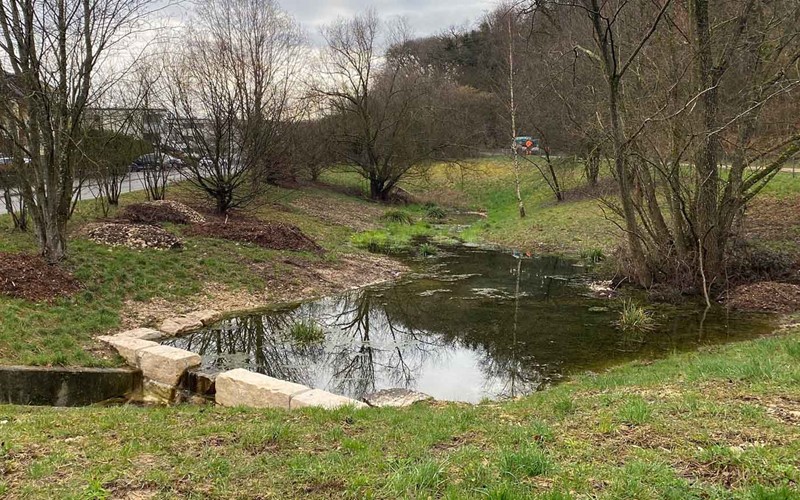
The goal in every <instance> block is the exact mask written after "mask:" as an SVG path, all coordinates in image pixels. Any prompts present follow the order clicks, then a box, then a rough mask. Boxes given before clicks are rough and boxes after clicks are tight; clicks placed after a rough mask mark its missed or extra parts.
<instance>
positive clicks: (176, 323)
mask: <svg viewBox="0 0 800 500" xmlns="http://www.w3.org/2000/svg"><path fill="white" fill-rule="evenodd" d="M200 328H203V322H202V321H200V320H199V319H197V318H195V317H192V316H176V317H174V318H169V319H165V320H164V322H163V323H161V326H160V327H159V328H158V329H159V330H161V331H162V332H164V333H166V334H167V335H183V334H184V333H189V332H193V331H195V330H199V329H200Z"/></svg>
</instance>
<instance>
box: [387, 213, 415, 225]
mask: <svg viewBox="0 0 800 500" xmlns="http://www.w3.org/2000/svg"><path fill="white" fill-rule="evenodd" d="M381 220H384V221H386V222H390V223H394V224H407V225H409V226H410V225H411V224H413V223H414V219H413V218H412V217H411V215H410V214H409V213H407V212H404V211H403V210H389V211H387V212H386V213H384V214H383V215H381Z"/></svg>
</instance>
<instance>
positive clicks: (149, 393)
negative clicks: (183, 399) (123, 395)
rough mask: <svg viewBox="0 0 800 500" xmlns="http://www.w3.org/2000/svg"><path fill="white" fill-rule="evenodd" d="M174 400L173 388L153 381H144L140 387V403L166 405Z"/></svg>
mask: <svg viewBox="0 0 800 500" xmlns="http://www.w3.org/2000/svg"><path fill="white" fill-rule="evenodd" d="M174 399H175V387H173V386H171V385H167V384H162V383H161V382H157V381H155V380H145V381H144V384H143V386H142V398H141V401H142V403H150V404H157V405H166V404H170V403H172V402H173V400H174Z"/></svg>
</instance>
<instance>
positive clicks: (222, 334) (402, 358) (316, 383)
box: [165, 247, 775, 402]
mask: <svg viewBox="0 0 800 500" xmlns="http://www.w3.org/2000/svg"><path fill="white" fill-rule="evenodd" d="M411 265H412V268H413V269H414V271H415V272H413V273H411V274H410V275H408V276H406V277H405V278H403V279H402V280H400V281H397V282H393V283H387V284H384V285H380V286H374V287H370V288H366V289H360V290H356V291H352V292H348V293H344V294H342V295H338V296H334V297H328V298H324V299H320V300H314V301H310V302H306V303H302V304H298V305H293V306H290V307H285V308H282V309H279V310H272V311H267V312H262V313H259V314H251V315H248V316H242V317H238V318H232V319H228V320H225V321H223V322H221V323H220V324H218V325H215V326H213V327H210V328H206V329H204V330H201V331H199V332H197V333H194V334H191V335H188V336H185V337H180V338H173V339H169V340H167V341H165V343H167V344H170V345H174V346H176V347H180V348H183V349H188V350H191V351H194V352H198V353H200V354H201V355H202V357H203V369H205V370H207V371H212V372H218V371H224V370H228V369H232V368H240V367H244V368H248V369H251V370H253V371H256V372H259V373H263V374H266V375H269V376H272V377H276V378H281V379H285V380H291V381H294V382H298V383H302V384H305V385H308V386H311V387H316V388H320V389H325V390H328V391H331V392H335V393H338V394H343V395H347V396H350V397H353V398H357V399H361V398H362V397H363V396H364V395H366V394H368V393H371V392H374V391H376V390H380V389H386V388H394V387H401V388H408V389H413V390H417V391H421V392H424V393H426V394H429V395H431V396H433V397H435V398H436V399H441V400H453V401H467V402H479V401H481V400H484V399H499V398H505V397H515V396H519V395H524V394H527V393H530V392H532V391H536V390H540V389H542V388H544V387H547V386H549V385H552V384H555V383H557V382H558V381H559V380H561V379H563V378H564V377H565V376H568V375H570V374H574V373H582V372H587V371H592V372H597V371H600V370H603V369H605V368H608V367H610V366H613V365H616V364H620V363H623V362H626V361H631V360H636V359H653V358H658V357H663V356H666V355H668V354H670V353H673V352H677V351H686V350H691V349H697V348H699V347H701V346H704V345H710V344H719V343H725V342H732V341H736V340H743V339H748V338H752V337H756V336H759V335H763V334H766V333H769V332H771V331H772V330H773V329H774V327H775V324H774V319H773V318H772V317H770V316H767V315H754V314H744V313H739V312H733V311H727V310H726V309H724V308H722V307H716V308H712V309H711V310H709V311H708V312H706V313H705V314H704V307H703V306H702V305H701V304H688V305H681V306H659V307H658V308H656V309H655V312H654V314H655V319H656V322H657V326H656V329H655V330H654V331H652V332H649V333H646V334H637V335H630V334H623V333H622V332H620V331H619V330H618V329H617V328H616V327H615V326H614V324H613V323H614V321H615V320H616V319H618V317H619V307H620V301H619V300H614V299H605V298H597V297H595V296H593V295H592V293H591V290H590V288H589V284H590V276H589V273H588V271H587V270H586V268H584V267H582V266H580V265H577V263H576V262H575V261H571V260H566V259H563V258H560V257H555V256H539V257H533V258H517V257H515V256H513V255H511V254H510V253H505V252H501V251H495V250H487V249H480V248H469V247H453V248H448V249H446V250H445V251H442V252H440V253H439V254H438V255H437V256H435V257H431V258H426V259H415V260H413V261H412V262H411Z"/></svg>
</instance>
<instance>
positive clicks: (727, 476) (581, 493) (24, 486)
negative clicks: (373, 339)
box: [0, 330, 800, 499]
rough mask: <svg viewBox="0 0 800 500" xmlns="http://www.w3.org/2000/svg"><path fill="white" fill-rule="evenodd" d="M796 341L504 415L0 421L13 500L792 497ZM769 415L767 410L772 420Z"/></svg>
mask: <svg viewBox="0 0 800 500" xmlns="http://www.w3.org/2000/svg"><path fill="white" fill-rule="evenodd" d="M798 353H800V331H798V330H794V331H790V332H788V333H786V334H785V335H782V336H780V337H771V338H764V339H759V340H753V341H748V342H742V343H737V344H730V345H727V346H722V347H716V348H713V349H708V350H705V351H702V352H694V353H685V354H679V355H674V356H671V357H669V358H667V359H664V360H659V361H655V362H653V363H652V364H650V365H646V366H644V365H641V364H636V363H633V364H628V365H624V366H621V367H618V368H615V369H612V370H610V371H609V372H607V373H604V374H600V375H586V376H581V377H577V378H575V379H574V380H572V381H569V382H566V383H564V384H562V385H559V386H557V387H555V388H553V389H550V390H547V391H544V392H540V393H535V394H533V395H531V396H527V397H524V398H521V399H517V400H513V401H508V402H501V403H498V402H487V403H484V404H480V405H475V406H471V405H460V404H441V403H440V404H435V405H427V404H421V405H416V406H413V407H410V408H406V409H388V408H387V409H374V408H368V409H351V408H344V409H340V410H334V411H325V410H321V409H304V410H299V411H293V412H286V411H282V410H269V409H240V408H220V407H200V406H191V405H178V406H175V407H168V408H164V407H154V408H147V407H136V406H121V407H97V408H92V407H88V408H74V409H69V410H64V409H55V408H26V407H15V406H0V422H3V423H0V429H2V436H3V439H2V441H3V443H4V444H3V445H2V447H0V470H3V471H4V474H3V475H2V476H0V491H3V492H5V494H6V495H8V496H11V497H12V498H15V497H25V498H54V497H55V498H88V497H92V495H99V496H101V497H102V495H108V496H109V497H120V496H124V495H126V494H134V493H138V494H144V495H155V497H157V498H162V497H163V498H167V497H190V498H255V497H259V496H261V497H275V498H299V497H303V498H343V497H344V498H512V499H516V498H602V499H606V498H608V499H618V498H637V499H640V498H641V499H649V498H652V499H661V498H675V499H683V498H712V499H729V498H734V499H752V498H798V497H800V490H798V484H800V427H798V426H797V425H796V423H792V421H791V420H790V418H791V417H790V415H789V414H788V413H785V412H784V413H782V412H781V410H780V408H791V407H792V406H791V405H794V404H797V394H798V393H800V358H798ZM776 408H777V409H776Z"/></svg>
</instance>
